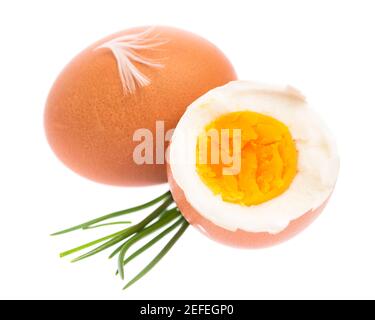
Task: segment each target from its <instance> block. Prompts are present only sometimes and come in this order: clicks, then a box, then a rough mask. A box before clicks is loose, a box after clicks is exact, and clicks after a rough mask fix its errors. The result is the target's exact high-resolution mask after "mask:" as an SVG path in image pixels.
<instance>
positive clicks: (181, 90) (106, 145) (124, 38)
mask: <svg viewBox="0 0 375 320" xmlns="http://www.w3.org/2000/svg"><path fill="white" fill-rule="evenodd" d="M134 39H135V40H134ZM114 43H115V45H116V46H117V47H116V48H117V53H118V54H120V55H121V54H122V55H123V56H122V57H120V58H119V57H117V59H116V58H115V54H114V52H113V51H111V50H110V48H111V46H113V45H114ZM103 44H105V47H101V46H103ZM123 57H125V58H123ZM124 59H125V60H124ZM119 61H120V62H121V63H123V64H122V66H123V69H122V70H121V69H120V67H121V63H119ZM129 66H130V67H129ZM132 67H133V69H132ZM122 72H123V73H122ZM121 75H122V76H123V79H121ZM235 79H236V74H235V71H234V69H233V67H232V65H231V63H230V62H229V61H228V59H227V58H226V57H225V56H224V55H223V53H222V52H221V51H220V50H218V49H217V48H216V47H215V46H214V45H213V44H211V43H210V42H208V41H207V40H205V39H203V38H201V37H199V36H197V35H194V34H192V33H190V32H186V31H183V30H179V29H175V28H170V27H153V28H152V29H149V28H148V27H142V28H135V29H129V30H126V31H123V32H120V33H118V34H115V35H112V36H109V37H107V38H105V39H103V40H101V41H99V42H97V43H95V44H93V45H92V46H90V47H89V48H87V49H86V50H84V51H83V52H82V53H80V54H79V55H78V56H77V57H76V58H75V59H73V61H72V62H70V64H69V65H68V66H67V67H66V68H65V69H64V70H63V72H62V73H61V74H60V76H59V77H58V79H57V80H56V82H55V84H54V85H53V88H52V89H51V92H50V94H49V97H48V100H47V104H46V110H45V129H46V134H47V138H48V141H49V143H50V145H51V147H52V149H53V150H54V152H55V153H56V155H57V156H58V157H59V158H60V159H61V160H62V161H63V162H64V163H65V164H66V165H67V166H68V167H69V168H71V169H72V170H74V171H75V172H77V173H78V174H80V175H82V176H84V177H87V178H89V179H92V180H95V181H97V182H101V183H107V184H111V185H123V186H126V185H129V186H135V185H139V186H140V185H150V184H156V183H162V182H165V181H166V180H167V175H166V169H165V165H164V164H155V157H154V159H153V162H154V164H136V163H135V162H134V160H133V152H134V149H135V148H136V146H137V145H139V143H140V142H139V141H133V140H134V139H133V134H134V133H135V132H136V130H138V129H141V128H145V129H149V130H150V131H151V132H152V133H153V134H154V136H155V126H156V121H164V123H165V132H167V130H169V129H171V128H174V127H175V125H176V124H177V122H178V120H179V119H180V117H181V116H182V114H183V113H184V111H185V109H186V107H187V106H188V105H189V104H190V103H192V102H193V101H194V100H195V99H197V98H198V97H199V96H201V95H202V94H204V93H206V92H207V91H208V90H210V89H212V88H214V87H217V86H221V85H223V84H225V83H227V82H229V81H231V80H235ZM153 147H154V149H155V145H154V146H153Z"/></svg>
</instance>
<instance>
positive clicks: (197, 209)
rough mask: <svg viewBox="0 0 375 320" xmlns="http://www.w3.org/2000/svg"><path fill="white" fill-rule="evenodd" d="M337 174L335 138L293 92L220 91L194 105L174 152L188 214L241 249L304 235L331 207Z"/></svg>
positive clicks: (172, 176) (256, 87)
mask: <svg viewBox="0 0 375 320" xmlns="http://www.w3.org/2000/svg"><path fill="white" fill-rule="evenodd" d="M338 169H339V158H338V154H337V150H336V145H335V143H334V141H333V138H332V136H331V134H330V132H329V131H328V129H327V128H326V126H325V124H324V122H323V121H322V120H321V119H320V118H319V117H318V116H317V114H316V113H314V111H313V110H312V109H311V108H310V107H309V106H308V104H307V102H306V101H305V98H304V97H303V96H302V95H301V94H300V93H299V92H298V91H297V90H295V89H294V88H292V87H289V86H285V87H283V86H279V87H278V86H270V85H265V84H257V83H252V82H246V81H233V82H230V83H229V84H227V85H225V86H223V87H218V88H215V89H213V90H211V91H209V92H208V93H206V94H205V95H203V96H202V97H200V98H199V99H198V100H196V101H195V102H194V103H192V104H191V105H190V106H189V108H188V109H187V110H186V112H185V114H184V115H183V117H182V118H181V120H180V121H179V123H178V125H177V127H176V129H175V131H174V134H173V138H172V141H171V144H170V146H169V164H168V177H169V183H170V185H171V192H172V194H173V197H174V200H175V201H176V203H177V205H178V207H179V208H180V210H181V212H182V214H183V215H184V216H185V218H186V219H187V220H188V221H189V222H190V223H191V224H192V225H194V226H196V227H197V228H199V229H200V230H201V231H202V232H203V233H205V234H207V235H208V236H209V237H211V238H213V239H215V240H217V241H219V242H222V243H225V244H228V245H233V246H239V247H250V248H258V247H265V246H270V245H274V244H277V243H279V242H282V241H284V240H287V239H289V238H290V237H292V236H293V235H295V234H296V233H298V232H299V231H301V230H302V229H304V228H305V227H306V226H307V225H309V224H310V223H311V222H312V221H313V220H314V219H315V218H316V217H317V216H318V215H319V213H320V212H321V211H322V210H323V208H324V206H325V205H326V204H327V202H328V199H329V197H330V195H331V193H332V191H333V189H334V186H335V182H336V179H337V175H338Z"/></svg>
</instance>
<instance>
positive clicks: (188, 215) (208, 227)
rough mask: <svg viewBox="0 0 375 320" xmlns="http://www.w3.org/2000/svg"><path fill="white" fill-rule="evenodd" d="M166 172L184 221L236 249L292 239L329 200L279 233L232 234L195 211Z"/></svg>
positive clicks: (238, 231)
mask: <svg viewBox="0 0 375 320" xmlns="http://www.w3.org/2000/svg"><path fill="white" fill-rule="evenodd" d="M167 171H168V181H169V185H170V190H171V192H172V196H173V199H174V200H175V202H176V204H177V206H178V208H179V209H180V210H181V213H182V214H183V216H184V217H185V219H186V220H187V221H188V222H189V223H190V224H191V225H193V226H195V227H196V228H197V229H198V230H200V231H201V232H202V233H203V234H205V235H206V236H208V237H209V238H211V239H213V240H215V241H218V242H220V243H223V244H226V245H229V246H233V247H238V248H252V249H258V248H265V247H270V246H274V245H277V244H279V243H281V242H284V241H286V240H288V239H290V238H292V237H294V236H295V235H297V234H298V233H299V232H301V231H302V230H304V229H305V228H306V227H308V226H309V225H310V224H311V223H312V222H313V221H314V220H315V219H316V218H317V217H318V216H319V214H320V213H321V212H322V211H323V209H324V207H325V206H326V204H327V202H328V200H329V199H327V200H326V201H325V202H324V203H323V204H322V205H321V206H319V207H318V208H316V209H314V210H310V211H308V212H306V213H305V214H303V215H302V216H301V217H299V218H298V219H296V220H294V221H292V222H291V223H290V224H289V226H288V227H287V228H286V229H284V230H283V231H282V232H280V233H277V234H270V233H267V232H247V231H243V230H237V231H234V232H233V231H229V230H227V229H224V228H222V227H219V226H217V225H216V224H214V223H213V222H211V221H209V220H208V219H206V218H205V217H203V216H202V215H201V214H200V213H199V212H198V211H197V210H195V209H194V208H193V207H192V206H191V204H190V203H189V202H188V201H187V200H186V197H185V194H184V191H183V190H182V189H181V188H180V187H179V186H178V185H177V183H176V181H175V180H174V178H173V176H172V173H171V169H170V166H169V165H168V166H167Z"/></svg>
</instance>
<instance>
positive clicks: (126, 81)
mask: <svg viewBox="0 0 375 320" xmlns="http://www.w3.org/2000/svg"><path fill="white" fill-rule="evenodd" d="M153 31H154V28H153V27H150V28H148V29H146V30H145V31H142V32H140V33H132V34H127V35H124V36H120V37H117V38H115V39H112V40H110V41H108V42H106V43H104V44H102V45H100V46H99V47H97V48H96V49H95V50H98V49H109V50H110V51H111V52H112V54H113V56H114V57H115V59H116V62H117V67H118V71H119V76H120V79H121V83H122V86H123V89H124V92H125V94H132V93H134V92H135V91H136V90H137V88H138V87H145V86H148V85H149V84H150V83H151V81H150V79H149V78H148V77H147V76H146V75H144V74H143V73H142V72H140V71H139V70H138V69H137V67H136V66H135V65H134V62H137V63H140V64H143V65H145V66H148V67H150V68H162V67H164V65H163V64H161V63H160V62H159V61H157V60H154V59H150V58H147V57H145V56H144V55H142V54H141V53H140V52H139V51H142V50H145V49H154V48H155V47H158V46H161V45H163V44H165V43H167V42H168V40H166V39H162V38H160V36H159V34H157V33H154V32H153Z"/></svg>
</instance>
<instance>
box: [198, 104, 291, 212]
mask: <svg viewBox="0 0 375 320" xmlns="http://www.w3.org/2000/svg"><path fill="white" fill-rule="evenodd" d="M196 169H197V172H198V174H199V176H200V178H201V180H202V181H203V182H204V183H205V184H206V186H207V187H208V188H209V189H210V190H211V191H212V192H213V193H214V194H215V195H221V197H222V199H223V200H224V201H227V202H231V203H236V204H241V205H245V206H251V205H257V204H260V203H263V202H265V201H268V200H270V199H272V198H275V197H277V196H278V195H280V194H282V193H283V192H284V191H285V190H287V189H288V187H289V186H290V184H291V183H292V181H293V179H294V177H295V175H296V172H297V150H296V146H295V143H294V141H293V139H292V136H291V134H290V132H289V129H288V127H287V126H286V125H285V124H283V123H282V122H280V121H278V120H276V119H274V118H272V117H270V116H266V115H263V114H260V113H256V112H251V111H240V112H232V113H228V114H225V115H223V116H221V117H219V118H217V119H215V120H214V121H212V122H211V123H209V124H208V125H207V126H206V128H205V130H204V132H202V133H201V134H200V136H199V137H198V141H197V153H196Z"/></svg>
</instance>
